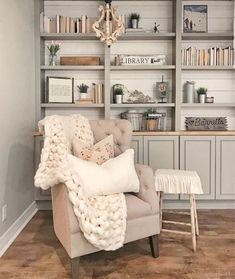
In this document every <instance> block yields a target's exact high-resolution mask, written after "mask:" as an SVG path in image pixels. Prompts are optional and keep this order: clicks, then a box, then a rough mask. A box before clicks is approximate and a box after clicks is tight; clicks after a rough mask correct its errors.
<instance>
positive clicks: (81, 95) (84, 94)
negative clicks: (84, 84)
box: [80, 92, 88, 99]
mask: <svg viewBox="0 0 235 279" xmlns="http://www.w3.org/2000/svg"><path fill="white" fill-rule="evenodd" d="M87 96H88V94H87V93H83V92H80V99H87Z"/></svg>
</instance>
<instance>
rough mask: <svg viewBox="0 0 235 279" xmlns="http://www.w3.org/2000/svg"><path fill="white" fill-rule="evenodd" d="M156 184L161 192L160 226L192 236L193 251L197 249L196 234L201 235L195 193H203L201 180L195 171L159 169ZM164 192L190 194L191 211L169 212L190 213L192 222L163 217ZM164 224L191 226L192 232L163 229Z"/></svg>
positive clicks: (165, 230)
mask: <svg viewBox="0 0 235 279" xmlns="http://www.w3.org/2000/svg"><path fill="white" fill-rule="evenodd" d="M155 186H156V191H159V192H160V200H159V202H160V204H159V210H160V228H161V231H163V232H171V233H177V234H185V235H191V236H192V244H193V251H196V235H199V227H198V218H197V209H196V200H195V194H203V191H202V186H201V180H200V178H199V176H198V174H197V173H196V172H195V171H183V170H163V169H159V170H157V171H156V172H155ZM163 193H167V194H188V195H189V201H190V213H189V212H175V211H170V212H169V213H174V214H181V215H190V216H191V222H190V223H185V222H176V221H170V220H163V219H162V203H163ZM162 224H176V225H182V226H190V227H191V232H185V231H179V230H169V229H162Z"/></svg>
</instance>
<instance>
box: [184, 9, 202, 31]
mask: <svg viewBox="0 0 235 279" xmlns="http://www.w3.org/2000/svg"><path fill="white" fill-rule="evenodd" d="M183 26H184V32H185V33H203V32H207V5H184V22H183Z"/></svg>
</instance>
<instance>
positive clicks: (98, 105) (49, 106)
mask: <svg viewBox="0 0 235 279" xmlns="http://www.w3.org/2000/svg"><path fill="white" fill-rule="evenodd" d="M41 107H42V108H103V107H104V104H90V105H89V104H84V105H81V104H48V103H43V104H41Z"/></svg>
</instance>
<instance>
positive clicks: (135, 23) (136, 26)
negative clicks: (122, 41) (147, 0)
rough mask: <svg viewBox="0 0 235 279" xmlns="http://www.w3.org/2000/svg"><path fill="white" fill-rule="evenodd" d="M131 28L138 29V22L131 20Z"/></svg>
mask: <svg viewBox="0 0 235 279" xmlns="http://www.w3.org/2000/svg"><path fill="white" fill-rule="evenodd" d="M131 26H132V28H133V29H137V28H138V20H137V19H132V20H131Z"/></svg>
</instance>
